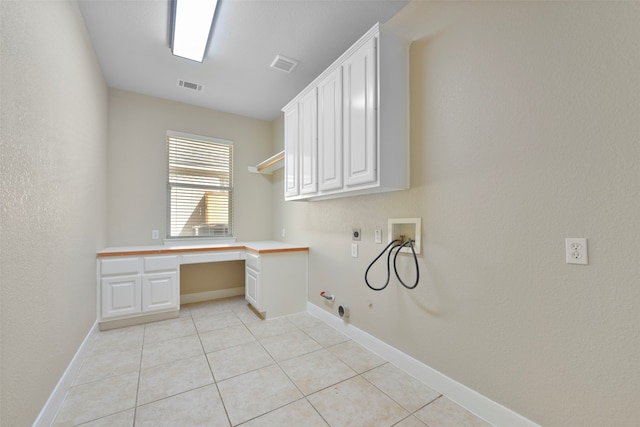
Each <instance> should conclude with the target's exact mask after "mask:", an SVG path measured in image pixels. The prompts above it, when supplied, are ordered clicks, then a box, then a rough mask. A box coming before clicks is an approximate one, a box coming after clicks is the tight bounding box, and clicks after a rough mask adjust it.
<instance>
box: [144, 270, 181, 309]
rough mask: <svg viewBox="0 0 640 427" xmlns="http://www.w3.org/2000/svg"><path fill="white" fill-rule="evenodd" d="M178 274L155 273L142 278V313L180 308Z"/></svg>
mask: <svg viewBox="0 0 640 427" xmlns="http://www.w3.org/2000/svg"><path fill="white" fill-rule="evenodd" d="M177 278H178V273H177V272H175V271H174V272H167V273H154V274H145V275H144V276H142V312H143V313H146V312H150V311H157V310H166V309H170V308H178V305H179V298H180V291H179V290H178V289H177V287H178V280H177Z"/></svg>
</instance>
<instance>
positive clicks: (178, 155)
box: [167, 131, 233, 237]
mask: <svg viewBox="0 0 640 427" xmlns="http://www.w3.org/2000/svg"><path fill="white" fill-rule="evenodd" d="M167 149H168V164H169V174H168V176H169V182H168V193H169V194H168V197H167V199H168V200H169V230H168V231H169V232H168V237H229V236H231V235H232V217H233V215H232V206H233V203H232V201H233V197H232V195H233V143H232V142H231V141H225V140H221V139H216V138H208V137H201V136H197V135H188V134H183V133H178V132H172V131H170V132H167Z"/></svg>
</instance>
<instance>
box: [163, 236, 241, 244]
mask: <svg viewBox="0 0 640 427" xmlns="http://www.w3.org/2000/svg"><path fill="white" fill-rule="evenodd" d="M163 242H164V244H165V245H172V246H180V245H195V244H198V245H219V244H221V243H235V242H236V238H235V237H233V236H231V237H229V236H225V237H172V238H168V239H164V241H163Z"/></svg>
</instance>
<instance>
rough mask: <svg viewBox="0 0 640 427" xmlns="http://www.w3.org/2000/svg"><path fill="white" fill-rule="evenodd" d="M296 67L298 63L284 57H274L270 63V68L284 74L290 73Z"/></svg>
mask: <svg viewBox="0 0 640 427" xmlns="http://www.w3.org/2000/svg"><path fill="white" fill-rule="evenodd" d="M296 65H298V61H296V60H295V59H291V58H287V57H286V56H282V55H276V58H275V59H274V60H273V62H272V63H271V68H275V69H276V70H280V71H284V72H285V73H290V72H291V71H293V69H294V68H296Z"/></svg>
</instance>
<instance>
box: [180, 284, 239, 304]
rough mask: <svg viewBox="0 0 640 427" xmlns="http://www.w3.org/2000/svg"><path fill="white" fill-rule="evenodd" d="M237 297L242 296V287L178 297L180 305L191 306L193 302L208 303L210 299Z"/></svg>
mask: <svg viewBox="0 0 640 427" xmlns="http://www.w3.org/2000/svg"><path fill="white" fill-rule="evenodd" d="M239 295H244V286H240V287H237V288H229V289H220V290H218V291H207V292H198V293H195V294H182V295H180V304H191V303H194V302H200V301H209V300H212V299H222V298H229V297H237V296H239Z"/></svg>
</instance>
